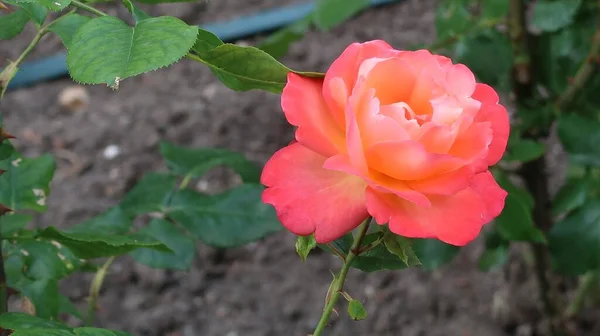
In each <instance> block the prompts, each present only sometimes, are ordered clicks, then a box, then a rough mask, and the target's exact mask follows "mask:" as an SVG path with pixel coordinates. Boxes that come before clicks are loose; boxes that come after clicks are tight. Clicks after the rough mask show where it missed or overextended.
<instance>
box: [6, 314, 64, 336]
mask: <svg viewBox="0 0 600 336" xmlns="http://www.w3.org/2000/svg"><path fill="white" fill-rule="evenodd" d="M0 327H2V328H4V329H9V330H22V329H61V330H70V329H69V327H67V326H66V325H64V324H61V323H58V322H56V321H50V320H45V319H41V318H39V317H36V316H32V315H29V314H24V313H4V314H0ZM13 335H14V334H13Z"/></svg>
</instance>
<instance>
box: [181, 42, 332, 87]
mask: <svg viewBox="0 0 600 336" xmlns="http://www.w3.org/2000/svg"><path fill="white" fill-rule="evenodd" d="M193 59H194V60H196V61H198V62H201V63H203V64H205V65H207V66H208V67H209V68H210V69H211V71H212V72H213V74H214V75H215V76H216V77H217V78H218V79H219V80H220V81H221V82H222V83H223V84H225V86H227V87H228V88H230V89H232V90H234V91H248V90H255V89H259V90H265V91H268V92H273V93H281V91H282V90H283V87H284V86H285V84H286V82H287V74H288V73H289V72H291V71H292V70H291V69H289V68H288V67H286V66H285V65H283V64H281V63H279V62H278V61H277V60H276V59H274V58H273V57H272V56H271V55H269V54H267V53H266V52H264V51H262V50H260V49H257V48H255V47H242V46H238V45H235V44H223V45H220V46H218V47H216V48H213V49H210V50H208V51H204V52H198V56H194V57H193ZM296 73H297V74H300V75H303V76H309V77H322V76H323V74H321V73H315V72H298V71H296Z"/></svg>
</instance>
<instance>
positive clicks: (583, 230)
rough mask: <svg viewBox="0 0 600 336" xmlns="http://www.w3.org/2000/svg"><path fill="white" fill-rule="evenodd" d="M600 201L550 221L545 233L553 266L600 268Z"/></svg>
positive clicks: (584, 269)
mask: <svg viewBox="0 0 600 336" xmlns="http://www.w3.org/2000/svg"><path fill="white" fill-rule="evenodd" d="M599 224H600V201H597V200H595V201H591V202H588V203H587V204H585V205H584V206H583V207H581V208H579V209H577V210H575V211H574V212H572V213H571V214H569V215H568V216H567V217H566V218H565V219H563V220H561V221H560V222H558V223H556V224H554V226H553V227H552V230H550V232H549V234H548V243H549V248H550V252H551V254H552V257H553V260H554V266H555V267H556V268H557V269H558V270H559V271H560V272H563V273H567V274H583V273H586V272H587V271H590V270H593V271H598V270H600V225H599Z"/></svg>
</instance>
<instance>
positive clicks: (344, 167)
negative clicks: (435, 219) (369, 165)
mask: <svg viewBox="0 0 600 336" xmlns="http://www.w3.org/2000/svg"><path fill="white" fill-rule="evenodd" d="M323 168H326V169H331V170H337V171H341V172H345V173H348V174H352V175H354V176H358V177H360V178H361V179H363V180H364V181H366V182H367V184H368V185H369V186H370V187H371V188H373V189H374V190H377V191H380V192H383V193H391V194H394V195H396V196H398V197H401V198H403V199H405V200H407V201H410V202H413V203H415V204H418V205H420V206H423V207H428V206H430V205H431V203H430V202H429V199H427V196H425V195H424V194H422V193H421V192H419V191H416V190H413V189H411V188H410V187H409V186H408V183H407V182H405V181H399V180H396V179H393V178H391V177H389V176H386V175H383V174H381V173H377V172H376V171H372V170H371V171H369V172H368V173H364V172H360V171H358V170H357V169H356V168H355V167H354V166H353V165H352V163H350V159H349V158H348V157H347V156H346V155H336V156H332V157H330V158H329V159H327V161H325V164H323Z"/></svg>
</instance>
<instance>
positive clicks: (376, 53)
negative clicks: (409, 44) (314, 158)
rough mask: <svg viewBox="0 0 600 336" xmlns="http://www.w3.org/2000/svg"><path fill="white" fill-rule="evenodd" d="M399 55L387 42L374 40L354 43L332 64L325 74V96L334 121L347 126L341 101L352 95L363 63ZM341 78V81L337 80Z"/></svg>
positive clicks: (343, 103) (343, 101)
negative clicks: (370, 59) (375, 58)
mask: <svg viewBox="0 0 600 336" xmlns="http://www.w3.org/2000/svg"><path fill="white" fill-rule="evenodd" d="M395 54H398V51H396V50H394V48H392V46H390V45H389V44H388V43H387V42H385V41H381V40H374V41H369V42H365V43H352V44H351V45H349V46H348V47H347V48H346V49H345V50H344V51H343V52H342V54H341V55H340V56H339V57H338V58H337V59H336V60H335V61H334V62H333V63H332V64H331V66H330V67H329V70H327V72H326V73H325V81H324V83H325V85H324V86H323V96H324V97H325V101H326V102H327V104H328V106H329V108H330V109H331V111H332V113H333V114H334V119H335V120H336V121H337V122H338V124H339V125H342V126H343V125H345V122H344V114H345V112H344V111H345V103H346V101H345V100H341V99H339V97H340V96H343V94H342V93H343V92H344V90H345V92H346V93H350V92H351V91H352V88H354V86H355V84H356V80H357V79H358V69H359V67H360V65H361V64H362V62H363V61H364V60H366V59H369V58H374V57H381V58H386V57H391V56H393V55H395ZM337 78H339V79H337ZM340 79H341V81H340Z"/></svg>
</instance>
